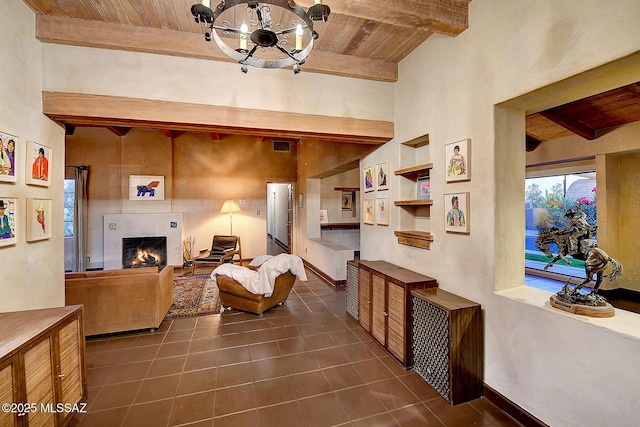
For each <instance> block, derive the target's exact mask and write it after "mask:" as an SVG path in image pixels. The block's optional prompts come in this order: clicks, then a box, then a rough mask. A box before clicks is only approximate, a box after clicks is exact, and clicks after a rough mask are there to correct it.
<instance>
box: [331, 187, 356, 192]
mask: <svg viewBox="0 0 640 427" xmlns="http://www.w3.org/2000/svg"><path fill="white" fill-rule="evenodd" d="M333 190H334V191H360V188H358V187H333Z"/></svg>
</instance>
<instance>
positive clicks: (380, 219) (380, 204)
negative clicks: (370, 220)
mask: <svg viewBox="0 0 640 427" xmlns="http://www.w3.org/2000/svg"><path fill="white" fill-rule="evenodd" d="M376 222H377V223H378V224H380V225H389V199H387V198H386V197H379V198H377V199H376Z"/></svg>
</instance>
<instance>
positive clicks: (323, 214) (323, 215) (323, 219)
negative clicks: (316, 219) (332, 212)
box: [320, 209, 329, 224]
mask: <svg viewBox="0 0 640 427" xmlns="http://www.w3.org/2000/svg"><path fill="white" fill-rule="evenodd" d="M328 223H329V214H328V213H327V210H326V209H320V224H328Z"/></svg>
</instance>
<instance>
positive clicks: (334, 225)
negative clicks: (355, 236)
mask: <svg viewBox="0 0 640 427" xmlns="http://www.w3.org/2000/svg"><path fill="white" fill-rule="evenodd" d="M320 229H321V230H359V229H360V223H359V222H331V223H327V224H320Z"/></svg>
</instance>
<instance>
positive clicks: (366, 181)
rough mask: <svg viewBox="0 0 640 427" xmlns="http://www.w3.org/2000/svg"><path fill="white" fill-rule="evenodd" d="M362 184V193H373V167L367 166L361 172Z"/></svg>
mask: <svg viewBox="0 0 640 427" xmlns="http://www.w3.org/2000/svg"><path fill="white" fill-rule="evenodd" d="M362 182H363V186H364V191H365V192H367V191H373V190H375V188H374V187H373V166H368V167H366V168H364V169H363V170H362Z"/></svg>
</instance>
